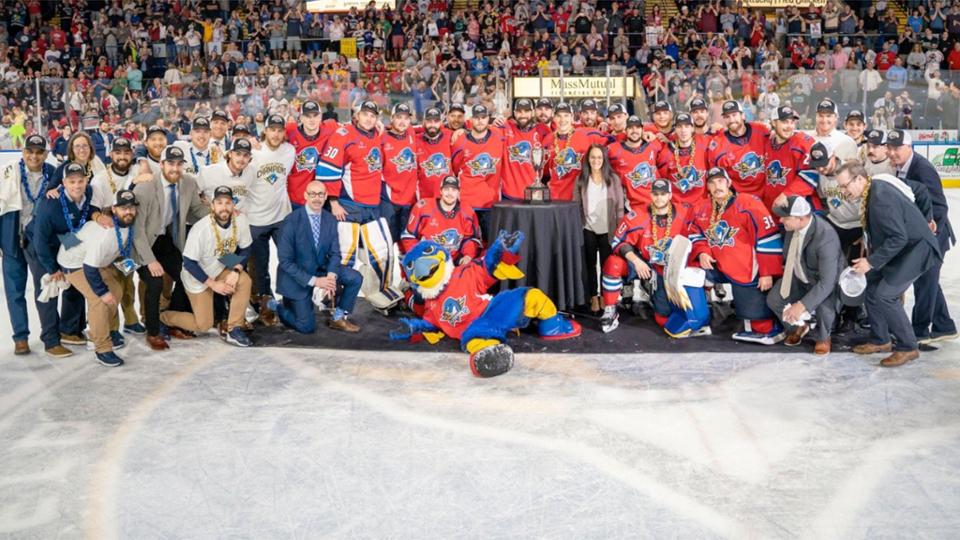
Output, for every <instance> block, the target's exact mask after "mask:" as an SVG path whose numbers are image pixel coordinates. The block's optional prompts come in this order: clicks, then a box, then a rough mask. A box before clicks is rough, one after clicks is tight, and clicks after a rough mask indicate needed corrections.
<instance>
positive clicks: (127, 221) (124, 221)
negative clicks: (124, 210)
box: [117, 214, 137, 227]
mask: <svg viewBox="0 0 960 540" xmlns="http://www.w3.org/2000/svg"><path fill="white" fill-rule="evenodd" d="M136 216H137V215H136V214H127V215H125V216H123V217H118V218H117V221H118V222H119V223H120V226H121V227H129V226H131V225H133V221H134V219H136Z"/></svg>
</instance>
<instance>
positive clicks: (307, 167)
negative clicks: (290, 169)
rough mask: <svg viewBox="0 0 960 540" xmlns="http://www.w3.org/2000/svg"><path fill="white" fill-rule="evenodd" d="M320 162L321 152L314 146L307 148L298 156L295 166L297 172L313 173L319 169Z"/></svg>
mask: <svg viewBox="0 0 960 540" xmlns="http://www.w3.org/2000/svg"><path fill="white" fill-rule="evenodd" d="M318 161H320V152H318V151H317V149H316V147H314V146H307V147H306V148H304V149H303V150H300V152H299V153H298V154H297V159H296V160H295V161H294V165H293V166H294V168H295V169H296V170H297V171H312V170H314V169H316V168H317V162H318Z"/></svg>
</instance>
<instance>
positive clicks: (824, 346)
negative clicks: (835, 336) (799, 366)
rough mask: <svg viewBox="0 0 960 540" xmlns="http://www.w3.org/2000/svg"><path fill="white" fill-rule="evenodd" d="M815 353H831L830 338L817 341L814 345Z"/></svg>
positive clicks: (821, 354) (819, 354)
mask: <svg viewBox="0 0 960 540" xmlns="http://www.w3.org/2000/svg"><path fill="white" fill-rule="evenodd" d="M813 354H816V355H817V356H826V355H828V354H830V338H827V339H825V340H823V341H818V342H816V344H815V345H814V346H813Z"/></svg>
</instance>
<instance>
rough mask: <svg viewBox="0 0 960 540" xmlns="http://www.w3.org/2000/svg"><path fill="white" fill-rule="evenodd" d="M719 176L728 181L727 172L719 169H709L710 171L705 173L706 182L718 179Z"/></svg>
mask: <svg viewBox="0 0 960 540" xmlns="http://www.w3.org/2000/svg"><path fill="white" fill-rule="evenodd" d="M721 176H722V177H723V178H726V179H727V180H730V176H729V175H727V171H725V170H723V169H721V168H720V167H711V168H710V170H709V171H707V178H706V179H707V182H709V181H710V180H712V179H714V178H720V177H721Z"/></svg>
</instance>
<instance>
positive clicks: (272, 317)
mask: <svg viewBox="0 0 960 540" xmlns="http://www.w3.org/2000/svg"><path fill="white" fill-rule="evenodd" d="M270 300H271V298H270V297H269V296H261V297H260V322H261V323H263V325H264V326H276V325H277V322H278V321H277V314H276V312H274V311H273V310H272V309H270V308H268V307H267V302H269V301H270Z"/></svg>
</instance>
